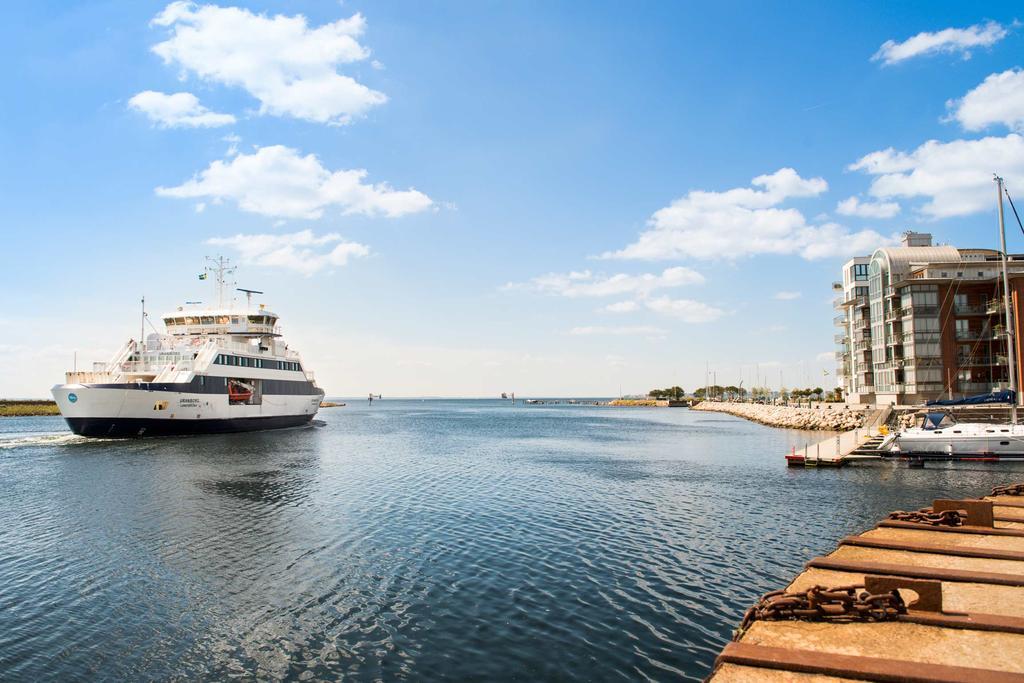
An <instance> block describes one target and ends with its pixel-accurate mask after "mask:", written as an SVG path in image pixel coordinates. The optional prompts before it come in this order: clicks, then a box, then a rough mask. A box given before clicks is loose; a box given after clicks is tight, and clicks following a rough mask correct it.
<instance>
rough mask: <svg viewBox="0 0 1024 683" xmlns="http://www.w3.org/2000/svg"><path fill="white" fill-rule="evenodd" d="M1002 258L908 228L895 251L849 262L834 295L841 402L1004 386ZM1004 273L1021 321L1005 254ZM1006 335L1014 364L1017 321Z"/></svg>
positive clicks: (1014, 268)
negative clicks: (843, 397) (844, 398)
mask: <svg viewBox="0 0 1024 683" xmlns="http://www.w3.org/2000/svg"><path fill="white" fill-rule="evenodd" d="M1000 261H1001V259H1000V252H998V251H996V250H993V249H957V248H955V247H951V246H945V245H942V246H936V245H933V244H932V236H931V235H930V234H927V233H915V232H907V233H905V234H904V236H903V240H902V243H901V244H900V246H898V247H883V248H880V249H876V250H875V252H874V253H873V254H872V255H871V256H858V257H856V258H853V259H851V260H849V261H847V262H846V263H845V264H844V265H843V279H842V281H839V282H835V283H833V289H834V290H835V291H836V292H837V293H838V294H839V295H838V296H837V297H836V299H835V301H834V303H835V307H836V309H837V311H838V312H839V315H837V316H836V318H835V324H836V326H837V327H838V328H839V330H840V332H839V334H837V335H836V337H835V341H836V343H837V345H838V350H837V352H836V358H837V361H838V375H839V386H840V387H842V389H843V390H844V393H845V394H846V396H847V398H848V400H850V401H852V402H859V403H880V404H888V403H894V404H897V405H901V404H917V403H922V402H924V401H927V400H931V399H935V398H939V397H943V398H945V397H948V396H950V395H952V396H954V397H959V396H969V395H973V394H979V393H985V392H988V391H993V390H998V389H1004V388H1006V387H1007V385H1008V378H1009V371H1008V364H1007V357H1006V339H1007V335H1006V330H1005V327H1004V319H1005V315H1004V308H1003V285H1002V274H1001V273H1002V271H1001V263H1000ZM1008 270H1009V276H1010V286H1011V295H1010V299H1011V302H1010V303H1011V309H1012V311H1013V314H1012V316H1011V317H1012V318H1014V319H1015V320H1018V321H1019V320H1020V318H1021V316H1019V315H1017V314H1016V311H1017V309H1018V308H1019V306H1020V302H1021V301H1022V300H1024V255H1011V256H1010V262H1009V267H1008ZM1014 330H1015V334H1016V341H1017V348H1018V356H1017V357H1018V358H1019V357H1020V355H1019V348H1020V340H1021V330H1020V325H1019V324H1015V327H1014ZM1020 370H1021V368H1020V367H1018V386H1021V385H1020V374H1021V373H1020Z"/></svg>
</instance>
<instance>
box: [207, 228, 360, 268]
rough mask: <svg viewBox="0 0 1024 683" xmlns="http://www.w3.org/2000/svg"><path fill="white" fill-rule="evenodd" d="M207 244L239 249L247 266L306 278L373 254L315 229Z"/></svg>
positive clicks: (358, 245) (245, 237)
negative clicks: (282, 269) (275, 269)
mask: <svg viewBox="0 0 1024 683" xmlns="http://www.w3.org/2000/svg"><path fill="white" fill-rule="evenodd" d="M206 243H207V244H212V245H216V246H226V247H230V248H232V249H235V250H237V251H238V252H239V253H240V254H241V257H242V263H245V264H250V265H255V266H267V267H274V268H285V269H287V270H294V271H296V272H299V273H302V274H303V275H312V274H313V273H316V272H318V271H320V270H322V269H324V268H326V267H328V266H344V265H346V264H347V263H348V260H349V259H350V258H358V257H361V256H366V255H367V254H369V253H370V249H369V247H367V246H366V245H363V244H359V243H358V242H348V241H346V240H344V239H342V237H341V235H339V234H337V233H333V232H332V233H328V234H326V235H320V236H317V235H315V234H313V232H312V231H311V230H301V231H299V232H293V233H290V234H285V235H266V234H264V235H241V234H239V235H234V236H233V237H213V238H211V239H208V240H206Z"/></svg>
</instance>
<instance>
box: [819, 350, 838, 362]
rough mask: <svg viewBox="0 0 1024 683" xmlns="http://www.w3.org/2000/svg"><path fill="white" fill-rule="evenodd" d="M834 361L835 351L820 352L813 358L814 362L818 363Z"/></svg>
mask: <svg viewBox="0 0 1024 683" xmlns="http://www.w3.org/2000/svg"><path fill="white" fill-rule="evenodd" d="M835 359H836V353H835V351H822V352H821V353H819V354H818V355H817V356H815V357H814V360H816V361H818V362H819V363H825V362H829V361H834V360H835Z"/></svg>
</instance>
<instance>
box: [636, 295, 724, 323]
mask: <svg viewBox="0 0 1024 683" xmlns="http://www.w3.org/2000/svg"><path fill="white" fill-rule="evenodd" d="M644 305H645V306H647V308H649V309H650V310H652V311H654V312H655V313H660V314H662V315H666V316H670V317H672V318H678V319H679V320H682V321H683V322H686V323H708V322H712V321H714V320H718V319H719V318H721V317H722V316H723V315H724V314H725V311H723V310H722V309H720V308H715V307H714V306H709V305H707V304H705V303H701V302H700V301H693V300H692V299H670V298H669V297H667V296H663V297H659V298H657V299H648V300H647V301H645V302H644Z"/></svg>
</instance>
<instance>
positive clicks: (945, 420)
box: [891, 176, 1024, 459]
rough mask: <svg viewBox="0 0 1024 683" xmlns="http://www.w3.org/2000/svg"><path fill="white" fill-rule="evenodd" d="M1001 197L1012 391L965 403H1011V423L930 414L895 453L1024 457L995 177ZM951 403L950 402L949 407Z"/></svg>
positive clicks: (895, 445) (898, 441) (898, 442)
mask: <svg viewBox="0 0 1024 683" xmlns="http://www.w3.org/2000/svg"><path fill="white" fill-rule="evenodd" d="M995 181H996V188H997V192H998V195H999V240H1000V245H1001V247H1002V270H1003V315H1004V316H1005V323H1006V325H1005V329H1006V351H1007V360H1008V363H1007V365H1008V366H1009V391H1005V392H999V393H996V394H992V395H991V396H984V395H983V396H978V397H974V398H973V399H967V400H966V401H964V403H996V402H1009V403H1010V422H1009V423H996V424H991V423H982V422H957V420H956V418H955V417H954V416H953V415H952V414H951V413H948V412H942V411H939V410H936V411H933V412H929V411H926V412H924V413H922V414H920V415H919V416H918V419H917V424H916V425H915V426H914V427H911V428H909V429H904V430H903V431H901V432H899V434H897V435H896V437H895V438H894V439H893V440H892V445H891V451H892V452H893V453H899V454H901V455H917V456H927V457H930V458H939V459H942V458H949V459H953V458H956V459H961V458H974V457H977V458H985V457H993V458H1024V425H1020V424H1017V400H1018V399H1017V359H1016V351H1017V350H1016V345H1015V343H1014V325H1013V322H1012V320H1013V319H1012V316H1011V313H1010V280H1009V277H1008V275H1007V266H1006V263H1007V256H1006V226H1005V223H1004V220H1003V179H1002V178H1000V177H999V176H996V177H995ZM949 403H951V402H946V404H947V405H948V404H949Z"/></svg>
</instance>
